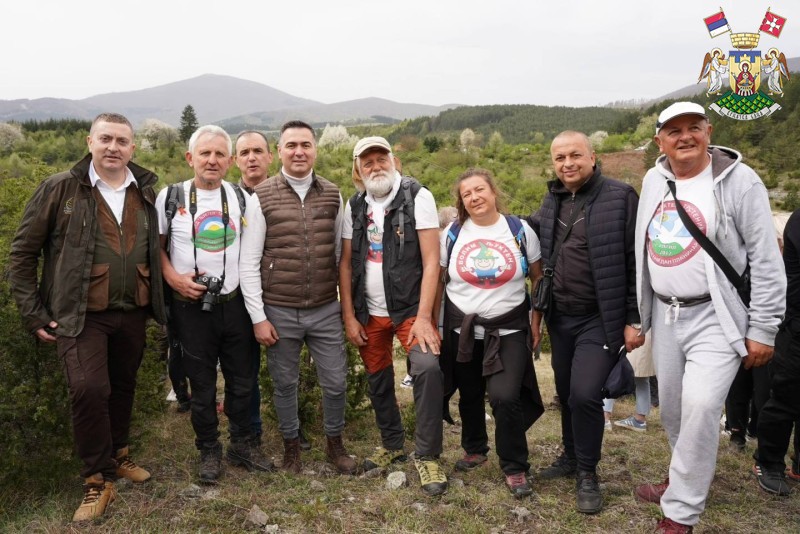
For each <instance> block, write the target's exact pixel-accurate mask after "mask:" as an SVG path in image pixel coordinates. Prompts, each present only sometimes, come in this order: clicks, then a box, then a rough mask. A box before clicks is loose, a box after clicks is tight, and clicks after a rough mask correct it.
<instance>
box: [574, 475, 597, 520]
mask: <svg viewBox="0 0 800 534" xmlns="http://www.w3.org/2000/svg"><path fill="white" fill-rule="evenodd" d="M576 486H577V490H578V491H577V497H576V504H577V506H578V511H579V512H581V513H584V514H596V513H597V512H599V511H600V510H602V509H603V496H602V495H601V494H600V483H599V482H598V480H597V474H595V473H592V472H591V471H578V474H577V482H576Z"/></svg>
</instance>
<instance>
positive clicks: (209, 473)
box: [200, 442, 222, 484]
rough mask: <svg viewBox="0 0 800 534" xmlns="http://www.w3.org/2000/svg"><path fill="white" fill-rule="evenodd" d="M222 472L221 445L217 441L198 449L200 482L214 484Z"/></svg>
mask: <svg viewBox="0 0 800 534" xmlns="http://www.w3.org/2000/svg"><path fill="white" fill-rule="evenodd" d="M221 473H222V445H221V444H220V443H219V442H217V443H214V445H212V446H211V447H204V448H202V449H200V482H202V483H203V484H216V483H217V479H218V478H219V476H220V474H221Z"/></svg>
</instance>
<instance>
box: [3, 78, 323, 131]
mask: <svg viewBox="0 0 800 534" xmlns="http://www.w3.org/2000/svg"><path fill="white" fill-rule="evenodd" d="M220 95H232V97H231V98H220ZM187 104H191V105H192V106H193V107H194V109H195V112H196V113H197V119H198V121H199V122H200V123H201V124H203V123H208V122H216V121H219V120H222V119H224V118H226V117H232V116H236V115H242V114H244V113H249V112H253V111H265V110H272V109H291V108H295V107H300V106H313V105H318V104H320V103H319V102H317V101H315V100H309V99H307V98H299V97H296V96H293V95H290V94H289V93H284V92H283V91H279V90H277V89H275V88H273V87H270V86H268V85H264V84H261V83H257V82H251V81H249V80H242V79H239V78H234V77H232V76H220V75H217V74H204V75H202V76H197V77H195V78H190V79H188V80H181V81H179V82H173V83H168V84H166V85H159V86H157V87H150V88H148V89H140V90H138V91H126V92H122V93H107V94H102V95H96V96H91V97H89V98H84V99H82V100H68V99H64V98H37V99H35V100H29V99H20V100H0V121H10V120H17V121H24V120H27V119H48V118H77V119H93V118H94V117H95V116H96V115H97V114H98V113H102V112H103V111H109V110H113V111H116V112H119V113H122V114H123V115H125V116H126V117H128V118H129V119H130V120H131V122H133V123H134V124H139V123H141V122H142V121H143V120H144V119H150V118H153V119H159V120H162V121H164V122H166V123H169V124H172V125H173V126H177V125H178V124H179V123H180V116H181V112H182V111H183V108H184V107H186V105H187Z"/></svg>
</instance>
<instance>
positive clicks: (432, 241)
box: [339, 137, 447, 495]
mask: <svg viewBox="0 0 800 534" xmlns="http://www.w3.org/2000/svg"><path fill="white" fill-rule="evenodd" d="M353 182H354V183H355V185H356V188H357V189H358V190H359V192H358V193H356V194H355V195H353V197H352V198H351V199H350V200H349V202H348V203H347V206H346V207H345V212H344V223H343V225H342V258H341V261H340V262H339V290H340V295H341V299H342V317H343V319H344V324H345V330H346V333H347V337H348V339H349V340H350V341H351V342H353V343H354V344H355V345H356V346H358V349H359V352H360V354H361V358H362V360H363V361H364V367H365V368H366V371H367V380H368V383H369V396H370V400H371V401H372V407H373V408H374V410H375V421H376V423H377V425H378V428H379V429H380V432H381V441H382V445H381V446H380V447H378V448H377V449H376V450H375V453H374V454H372V455H371V456H369V457H368V458H367V459H366V460H365V462H364V469H365V470H369V469H374V468H376V467H386V466H388V465H389V464H391V463H394V462H400V461H404V460H405V459H406V454H405V448H404V445H405V443H404V441H405V440H404V435H405V432H404V430H403V423H402V421H401V419H400V410H399V408H398V406H397V400H396V398H395V383H394V367H393V362H392V339H393V337H394V336H397V338H398V340H399V341H400V343H401V344H402V345H403V348H404V349H405V350H406V352H407V354H408V358H409V361H410V362H411V371H410V373H411V376H413V377H414V403H415V406H416V432H415V435H414V440H415V456H414V457H415V464H416V467H417V470H418V472H419V476H420V484H421V486H422V491H423V492H425V493H426V494H428V495H438V494H441V493H444V491H445V490H446V489H447V477H446V476H445V474H444V471H443V470H442V468H441V467H440V466H439V463H438V457H439V455H440V454H441V453H442V398H443V375H442V371H441V369H440V368H439V361H438V356H439V349H440V344H441V340H440V338H439V333H438V331H437V328H436V323H435V322H434V320H433V302H434V299H435V296H436V284H437V274H438V272H439V245H438V243H439V217H438V213H437V211H436V202H435V201H434V199H433V195H431V193H430V191H428V190H427V189H426V188H424V187H422V186H421V185H420V184H419V182H417V181H416V180H415V179H413V178H411V177H408V176H401V175H400V173H399V172H397V166H396V163H395V158H394V157H393V155H392V149H391V146H390V145H389V143H388V141H386V139H384V138H382V137H366V138H364V139H361V140H360V141H359V142H358V143H356V146H355V149H353Z"/></svg>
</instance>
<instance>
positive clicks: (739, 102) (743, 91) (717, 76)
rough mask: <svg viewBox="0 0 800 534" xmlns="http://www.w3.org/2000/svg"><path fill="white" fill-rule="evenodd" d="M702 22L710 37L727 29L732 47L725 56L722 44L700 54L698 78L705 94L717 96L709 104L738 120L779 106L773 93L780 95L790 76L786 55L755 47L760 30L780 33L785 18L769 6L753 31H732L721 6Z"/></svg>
mask: <svg viewBox="0 0 800 534" xmlns="http://www.w3.org/2000/svg"><path fill="white" fill-rule="evenodd" d="M703 22H705V24H706V28H708V32H709V34H710V35H711V37H712V38H715V37H719V36H720V35H723V34H725V33H730V39H731V45H732V47H733V48H734V50H730V51H729V52H728V55H727V56H726V55H725V53H724V52H723V51H722V49H721V48H714V49H713V50H711V51H710V52H708V53H706V55H705V57H704V58H703V67H702V68H701V70H700V77H699V78H698V80H697V82H698V83H700V81H702V80H704V79H705V80H706V84H707V91H706V96H709V97H710V96H712V95H714V96H717V95H719V97H720V98H719V99H718V100H716V101H715V102H714V103H713V104H711V106H709V107H710V108H711V109H713V110H714V111H716V112H717V113H719V114H720V115H723V116H726V117H731V118H733V119H737V120H753V119H757V118H759V117H766V116H767V115H771V114H772V113H774V112H776V111H778V110H779V109H781V106H780V105H779V104H778V103H777V102H775V100H774V98H773V97H780V96H783V82H784V79H788V78H789V67H788V65H787V64H786V56H785V55H784V54H783V53H782V52H781V51H780V50H778V49H777V48H775V47H771V48H769V49H768V50H767V53H766V54H764V55H762V53H761V51H760V50H757V47H758V42H759V39H760V37H761V35H760V34H761V33H766V34H767V35H770V36H772V37H775V38H777V37H779V36H780V34H781V32H782V31H783V27H784V25H785V24H786V19H785V18H784V17H781V16H780V15H777V14H775V13H772V12H771V11H770V10H769V9H768V10H767V13H766V14H765V15H764V19H763V21H762V22H761V26H760V27H759V29H758V32H756V33H734V32H732V31H731V27H730V25H729V24H728V20H727V19H726V18H725V13H724V12H723V11H722V10H721V9H720V11H719V13H715V14H713V15H711V16H710V17H706V18H705V19H703ZM726 85H727V87H726ZM764 89H766V92H765V91H764Z"/></svg>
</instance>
